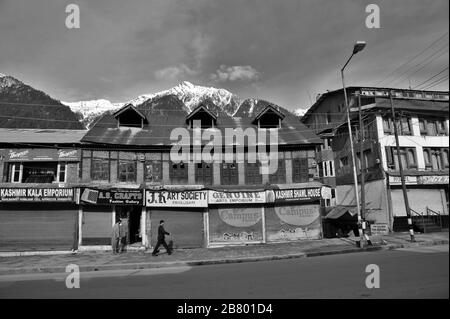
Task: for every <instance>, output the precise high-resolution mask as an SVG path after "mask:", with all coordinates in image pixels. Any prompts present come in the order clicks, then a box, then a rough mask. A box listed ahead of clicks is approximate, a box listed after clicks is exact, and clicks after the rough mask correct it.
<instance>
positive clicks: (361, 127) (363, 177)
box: [357, 92, 372, 246]
mask: <svg viewBox="0 0 450 319" xmlns="http://www.w3.org/2000/svg"><path fill="white" fill-rule="evenodd" d="M357 96H358V117H359V132H360V135H359V136H360V140H359V158H360V160H359V162H360V164H361V165H360V166H361V182H360V185H361V219H362V234H363V236H364V238H365V239H366V240H367V244H368V245H370V246H372V242H371V241H370V238H369V235H367V232H366V225H367V224H366V189H365V186H366V160H365V157H364V139H365V132H364V125H363V120H362V110H361V93H360V92H357Z"/></svg>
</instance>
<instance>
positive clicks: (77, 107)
mask: <svg viewBox="0 0 450 319" xmlns="http://www.w3.org/2000/svg"><path fill="white" fill-rule="evenodd" d="M169 95H174V96H176V97H177V98H178V99H179V100H180V101H182V102H183V103H184V104H185V105H186V107H187V108H188V110H189V111H192V110H193V109H194V108H195V107H197V106H198V105H199V104H200V103H202V102H205V101H206V100H208V101H210V102H212V103H214V104H215V105H216V106H217V107H219V108H220V109H222V110H223V111H224V112H226V113H227V114H229V115H233V114H234V112H235V111H236V110H237V109H238V107H239V106H240V105H241V100H240V99H239V97H238V96H237V95H235V94H233V93H231V92H229V91H227V90H225V89H217V88H213V87H205V86H200V85H194V84H192V83H190V82H187V81H185V82H182V83H180V84H179V85H177V86H175V87H173V88H171V89H168V90H164V91H160V92H157V93H149V94H143V95H140V96H138V97H137V98H135V99H132V100H130V101H128V102H125V103H122V102H119V103H112V102H111V101H109V100H105V99H99V100H91V101H78V102H65V101H61V103H63V104H64V105H67V106H69V107H70V108H71V110H72V111H73V112H75V113H77V114H80V115H81V116H82V122H83V124H84V125H85V126H87V127H89V126H90V124H91V123H92V121H95V119H97V118H98V117H99V116H100V115H101V114H103V113H104V112H106V111H114V110H117V109H119V108H121V107H122V106H124V105H126V104H133V105H134V106H138V105H141V104H143V103H149V102H151V101H153V100H156V99H159V98H161V97H164V96H169Z"/></svg>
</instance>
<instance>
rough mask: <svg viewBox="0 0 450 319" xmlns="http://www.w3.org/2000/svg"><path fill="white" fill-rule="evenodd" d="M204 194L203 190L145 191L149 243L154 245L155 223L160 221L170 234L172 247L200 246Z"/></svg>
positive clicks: (205, 200)
mask: <svg viewBox="0 0 450 319" xmlns="http://www.w3.org/2000/svg"><path fill="white" fill-rule="evenodd" d="M207 195H208V194H207V191H205V190H192V189H191V190H189V189H182V190H181V189H177V190H167V189H159V190H150V189H148V190H146V192H145V206H146V207H147V216H148V219H147V220H148V221H149V222H150V225H149V229H150V244H151V246H152V247H153V246H155V245H156V242H157V235H158V226H159V222H160V221H161V220H164V221H165V225H164V227H165V229H166V231H167V232H169V233H170V234H171V235H172V237H171V238H172V239H173V243H174V248H199V247H204V246H205V233H204V229H205V227H204V215H205V213H206V210H207V207H208V200H207Z"/></svg>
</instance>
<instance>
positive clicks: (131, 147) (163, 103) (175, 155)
mask: <svg viewBox="0 0 450 319" xmlns="http://www.w3.org/2000/svg"><path fill="white" fill-rule="evenodd" d="M82 144H83V149H82V152H81V158H80V167H81V173H80V174H81V180H80V182H81V184H80V205H81V207H82V213H81V216H80V237H79V238H80V239H79V240H80V247H81V248H82V249H83V247H84V249H102V248H106V247H107V245H109V243H110V230H111V226H112V224H113V223H114V222H115V221H116V220H118V219H119V218H123V219H124V220H126V221H127V223H128V225H129V234H128V242H129V247H130V248H132V247H135V248H143V247H150V246H152V245H154V243H155V241H156V229H157V226H158V224H159V221H160V220H165V222H166V224H165V225H166V229H167V230H168V231H169V232H170V233H171V234H173V236H174V244H175V247H185V248H187V247H213V246H218V245H237V244H239V245H242V244H252V243H266V242H277V241H288V240H303V239H316V238H321V236H322V229H321V206H322V204H321V203H322V202H323V198H328V197H329V196H330V194H329V193H330V192H329V188H327V187H324V186H323V184H322V183H320V182H319V181H318V180H317V177H318V175H317V167H316V161H315V158H316V149H317V147H318V146H319V145H320V144H321V140H320V139H319V138H318V137H317V136H316V135H315V134H314V133H313V131H312V130H311V129H308V128H307V127H306V126H305V125H304V124H302V123H301V122H300V121H299V120H298V118H297V117H296V116H295V115H294V114H292V113H290V112H289V111H287V110H286V109H283V108H281V107H278V106H276V105H273V104H270V103H267V102H264V101H258V102H257V103H256V104H255V105H242V106H241V107H240V108H239V109H238V110H237V111H236V112H235V113H234V114H228V113H227V112H225V111H224V110H222V109H221V108H219V107H217V106H215V105H214V104H212V103H209V102H208V101H206V102H205V103H203V104H201V105H199V106H198V107H196V108H195V109H193V110H189V109H188V108H187V107H186V106H185V105H184V103H182V102H181V101H180V100H178V99H177V98H176V97H175V96H165V97H162V98H160V99H157V100H153V101H148V102H145V103H143V104H141V105H139V106H137V107H135V106H133V105H126V106H124V107H123V108H122V109H120V110H118V111H117V112H115V113H108V114H106V115H104V116H103V117H102V118H100V119H99V120H98V121H97V122H96V123H95V124H94V125H93V126H92V128H91V129H90V130H89V131H88V133H87V134H86V135H85V136H84V137H83V139H82ZM258 147H259V148H258ZM261 150H264V151H265V152H266V153H265V154H269V151H270V150H272V153H271V154H272V157H271V158H270V161H271V163H272V164H274V163H275V164H276V165H275V166H276V169H269V168H268V169H267V171H266V170H264V167H265V166H266V167H270V165H268V166H267V165H266V164H268V163H269V160H268V159H267V158H263V157H260V156H259V153H258V151H261ZM273 150H275V151H273ZM198 154H200V155H198ZM204 154H209V155H211V158H208V156H205V155H204Z"/></svg>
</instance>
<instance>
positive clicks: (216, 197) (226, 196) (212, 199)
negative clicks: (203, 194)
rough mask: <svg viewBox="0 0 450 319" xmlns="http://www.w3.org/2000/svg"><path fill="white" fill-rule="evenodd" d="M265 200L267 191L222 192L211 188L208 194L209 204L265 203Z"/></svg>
mask: <svg viewBox="0 0 450 319" xmlns="http://www.w3.org/2000/svg"><path fill="white" fill-rule="evenodd" d="M265 202H266V192H265V191H261V192H257V191H248V192H246V191H240V192H220V191H214V190H210V191H209V194H208V203H209V204H263V203H265Z"/></svg>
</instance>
